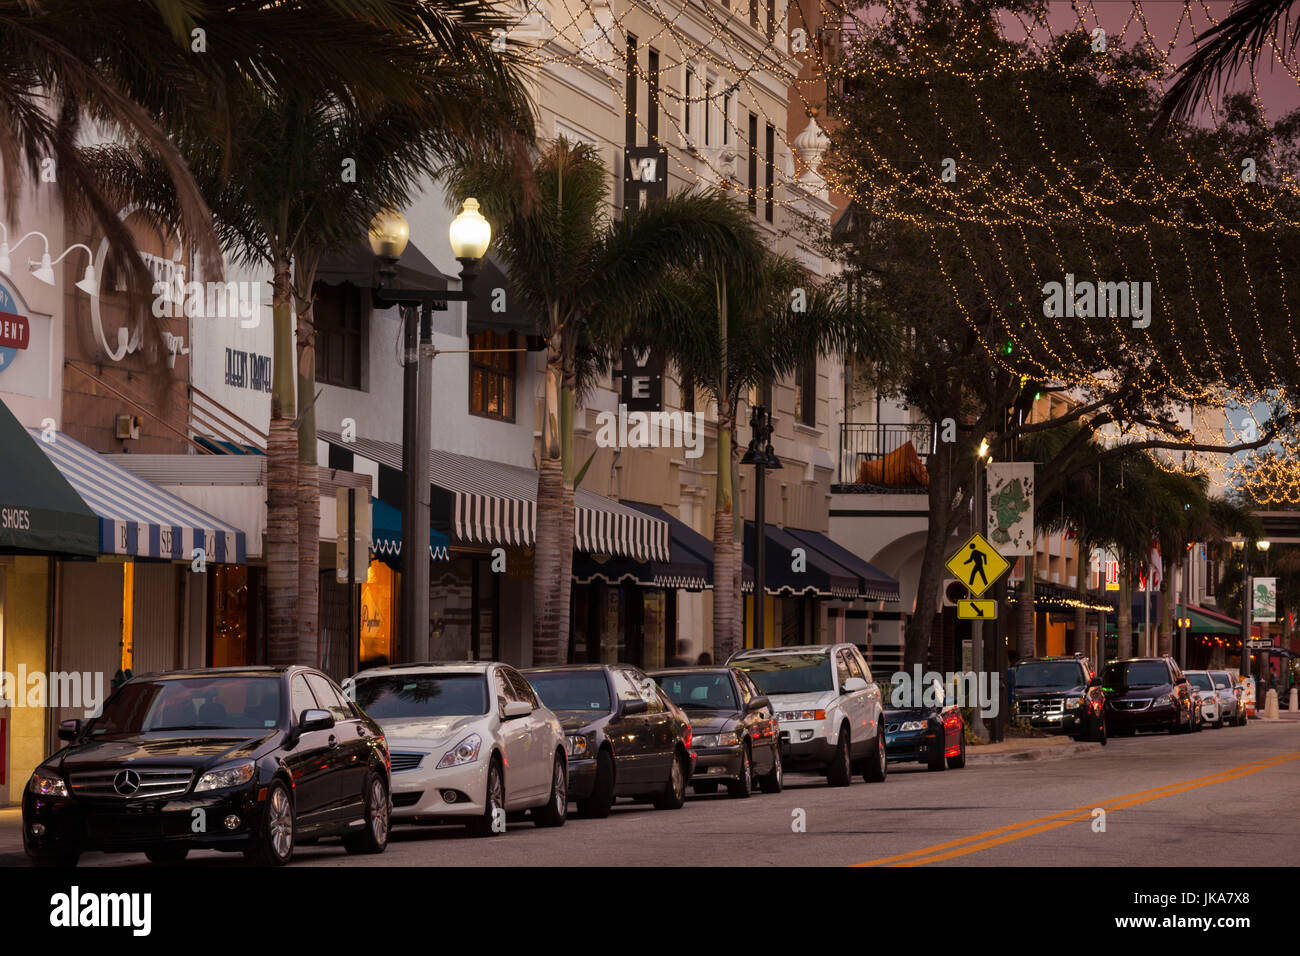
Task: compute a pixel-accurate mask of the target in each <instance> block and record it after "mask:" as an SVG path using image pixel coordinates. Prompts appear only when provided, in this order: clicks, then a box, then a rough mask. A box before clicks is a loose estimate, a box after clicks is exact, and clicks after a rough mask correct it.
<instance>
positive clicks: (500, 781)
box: [465, 754, 506, 837]
mask: <svg viewBox="0 0 1300 956" xmlns="http://www.w3.org/2000/svg"><path fill="white" fill-rule="evenodd" d="M505 806H506V782H505V778H504V777H503V776H502V773H501V760H500V759H499V758H498V757H497V756H496V754H493V755H492V759H491V761H490V762H489V763H488V775H487V783H486V785H485V786H484V787H483V812H482V813H480V814H479V815H478V816H476V817H475V818H474V819H473V820H470V821H469V822H468V823H466V824H465V828H466V829H467V830H469V832H470V833H471V834H472V835H473V836H476V837H494V836H500V835H501V834H502V833H504V832H505V827H504V826H503V827H501V828H499V829H498V828H497V827H496V826H495V825H494V824H495V823H496V820H497V814H498V812H499V813H500V819H501V820H505V818H506V815H505Z"/></svg>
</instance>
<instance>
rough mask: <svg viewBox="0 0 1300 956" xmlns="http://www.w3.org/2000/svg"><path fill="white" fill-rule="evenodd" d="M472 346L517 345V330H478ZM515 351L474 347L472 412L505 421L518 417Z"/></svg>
mask: <svg viewBox="0 0 1300 956" xmlns="http://www.w3.org/2000/svg"><path fill="white" fill-rule="evenodd" d="M469 347H470V348H471V349H512V348H515V347H516V345H515V338H514V333H507V334H504V335H503V334H498V333H496V332H476V333H475V334H473V335H471V336H470V337H469ZM515 354H516V353H514V352H499V351H496V352H494V351H472V352H470V354H469V412H470V414H471V415H481V416H483V417H484V418H495V419H498V420H500V421H503V422H513V421H514V420H515Z"/></svg>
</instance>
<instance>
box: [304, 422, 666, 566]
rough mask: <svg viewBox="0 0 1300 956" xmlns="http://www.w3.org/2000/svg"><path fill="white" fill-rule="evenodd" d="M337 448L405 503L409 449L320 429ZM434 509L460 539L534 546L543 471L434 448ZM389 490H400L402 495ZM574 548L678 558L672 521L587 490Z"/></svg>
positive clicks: (341, 457) (384, 494) (578, 499)
mask: <svg viewBox="0 0 1300 956" xmlns="http://www.w3.org/2000/svg"><path fill="white" fill-rule="evenodd" d="M319 437H320V438H321V439H322V440H324V441H326V442H328V443H329V445H330V454H329V463H330V466H331V467H334V468H345V469H347V470H349V471H356V470H357V469H358V465H360V469H361V470H362V471H366V470H367V467H370V468H377V469H378V472H379V495H378V497H380V498H383V499H385V500H388V501H392V500H399V499H400V496H401V487H402V447H401V446H400V445H398V444H395V443H393V442H381V441H374V440H372V439H367V438H357V439H355V440H353V441H351V442H344V441H343V440H342V438H341V437H340V435H339V433H338V432H320V433H319ZM429 463H430V477H431V479H432V485H433V498H434V500H433V509H432V510H433V513H434V519H435V521H441V522H442V524H441V525H440V527H445V528H447V529H448V531H450V533H451V537H452V538H453V539H454V540H455V541H456V542H457V543H465V544H481V545H489V546H492V545H511V546H514V547H530V546H532V545H533V543H534V541H535V540H536V528H537V479H538V475H537V472H536V471H534V470H533V469H532V468H523V467H521V466H519V465H507V464H503V463H501V462H495V461H484V460H483V459H481V458H471V457H469V456H467V455H457V454H454V453H452V452H447V451H441V450H436V449H435V450H433V451H431V452H430V453H429ZM389 489H395V496H396V497H395V496H394V493H393V492H391V491H389ZM573 538H574V546H575V547H576V548H577V549H578V550H579V551H587V552H590V553H592V554H606V555H617V556H621V557H625V558H631V559H632V560H634V561H662V562H668V561H669V560H671V550H670V544H669V531H668V523H667V522H666V521H661V520H658V519H656V518H653V517H651V516H650V515H647V514H643V513H642V512H640V511H637V510H635V509H633V508H629V507H627V506H626V505H622V504H619V503H618V502H617V501H611V500H610V499H608V498H605V497H603V496H601V495H598V494H594V493H593V492H590V491H584V490H583V489H581V488H579V489H578V490H577V491H576V492H574V529H573Z"/></svg>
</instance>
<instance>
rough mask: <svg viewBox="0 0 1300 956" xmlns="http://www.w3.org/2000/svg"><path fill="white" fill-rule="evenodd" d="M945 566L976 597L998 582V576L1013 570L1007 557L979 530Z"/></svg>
mask: <svg viewBox="0 0 1300 956" xmlns="http://www.w3.org/2000/svg"><path fill="white" fill-rule="evenodd" d="M945 567H947V568H948V570H949V571H950V572H952V576H953V577H955V578H956V579H957V580H958V581H960V582H961V583H962V584H963V585H965V587H966V589H967V590H968V591H970V593H971V594H972V595H974V596H975V597H979V596H980V595H981V594H983V593H984V592H985V591H987V590H988V589H989V588H991V587H992V586H993V585H994V584H996V583H997V581H998V578H1000V577H1002V575H1004V574H1006V573H1007V572H1008V571H1010V570H1011V565H1010V563H1008V561H1007V559H1006V558H1004V557H1002V555H1000V554H998V552H997V550H996V549H995V548H994V547H993V545H991V544H989V539H988V538H986V537H984V535H982V534H980V533H979V532H978V531H977V532H975V534H973V535H971V536H970V538H969V539H968V540H967V541H966V543H965V544H963V545H962V546H961V547H960V548H958V549H957V552H956V553H955V554H954V555H953V556H952V557H951V558H949V559H948V563H947V565H945Z"/></svg>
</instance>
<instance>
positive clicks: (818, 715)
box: [776, 710, 826, 720]
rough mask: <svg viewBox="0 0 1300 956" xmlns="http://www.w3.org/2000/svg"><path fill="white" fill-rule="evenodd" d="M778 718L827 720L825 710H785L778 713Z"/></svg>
mask: <svg viewBox="0 0 1300 956" xmlns="http://www.w3.org/2000/svg"><path fill="white" fill-rule="evenodd" d="M776 719H777V720H825V719H826V711H824V710H785V711H782V712H781V713H779V714H777V715H776Z"/></svg>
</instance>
